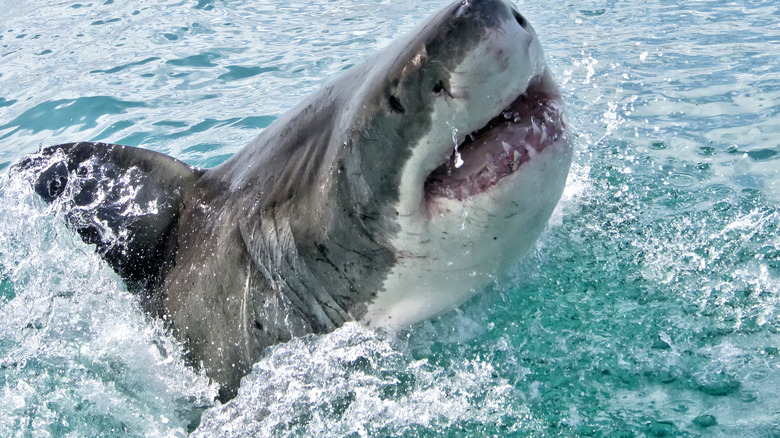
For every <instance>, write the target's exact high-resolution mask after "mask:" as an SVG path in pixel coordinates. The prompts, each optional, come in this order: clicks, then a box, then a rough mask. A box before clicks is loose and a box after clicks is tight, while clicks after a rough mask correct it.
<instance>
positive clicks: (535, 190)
mask: <svg viewBox="0 0 780 438" xmlns="http://www.w3.org/2000/svg"><path fill="white" fill-rule="evenodd" d="M388 53H391V54H392V56H388ZM362 74H363V75H365V76H371V75H372V74H373V75H381V76H382V80H374V81H367V82H365V83H368V84H370V86H371V87H373V88H372V89H369V90H364V95H365V96H366V98H365V99H363V100H362V102H361V106H360V107H359V108H356V113H357V114H360V116H359V117H356V119H357V120H358V122H357V123H354V124H353V126H354V127H355V128H353V130H352V135H351V136H350V138H349V141H348V142H346V145H347V146H346V147H348V148H350V149H351V150H352V154H351V156H352V160H354V161H355V162H357V163H358V164H359V165H357V166H355V165H353V166H351V168H352V169H356V168H358V169H359V170H360V171H359V172H356V173H355V175H357V176H356V178H355V181H353V184H351V185H350V187H351V189H352V191H353V194H354V193H359V194H360V195H362V196H365V197H367V198H371V197H373V199H370V201H373V202H375V203H376V205H378V208H377V210H378V211H376V212H375V213H374V214H377V215H378V216H381V217H382V218H384V221H385V222H384V225H385V227H387V228H388V229H391V230H392V232H391V233H388V238H387V240H388V243H389V245H390V246H391V247H392V248H393V250H394V252H395V263H394V264H393V266H392V267H391V269H390V270H389V272H388V273H387V275H386V276H385V278H384V279H383V282H382V285H381V287H380V290H379V292H378V293H377V294H376V296H375V297H373V299H372V300H371V301H370V303H369V304H368V305H367V307H366V310H365V313H364V314H363V315H362V321H363V322H364V323H366V324H367V325H369V326H375V325H379V326H403V325H407V324H410V323H414V322H417V321H420V320H423V319H426V318H429V317H431V316H435V315H438V314H440V313H443V312H446V311H448V310H451V309H453V308H455V307H456V306H458V305H460V304H461V303H463V302H464V301H466V300H467V299H469V298H470V297H471V296H473V295H474V294H476V293H478V292H479V291H481V290H483V289H484V288H485V286H486V285H487V284H489V283H490V282H491V281H492V280H493V279H494V278H495V277H496V276H497V275H501V274H503V273H505V272H506V271H507V270H508V269H510V268H511V267H512V265H514V264H515V263H516V262H517V260H518V258H519V257H521V256H522V255H523V254H525V253H527V252H528V251H529V249H530V248H531V247H532V246H533V244H534V242H535V241H536V239H537V238H538V236H539V235H540V233H541V232H542V229H543V228H544V226H545V225H546V223H547V220H548V219H549V217H550V215H551V214H552V211H553V209H554V207H555V205H556V204H557V202H558V199H559V198H560V195H561V193H562V191H563V187H564V183H565V180H566V177H567V174H568V170H569V165H570V163H571V155H572V148H571V144H570V139H569V136H568V134H567V131H566V122H565V120H564V115H563V102H562V99H561V93H560V90H559V88H558V86H557V85H556V84H555V82H554V81H553V78H552V77H551V74H550V71H549V69H548V68H547V65H546V63H545V60H544V54H543V51H542V47H541V44H540V42H539V39H538V38H537V35H536V33H535V32H534V30H533V28H532V27H531V25H530V24H529V23H528V22H527V20H526V19H525V18H524V17H523V16H522V15H521V14H520V13H519V12H517V11H516V10H515V9H514V7H513V6H511V5H509V4H508V3H506V2H505V1H502V0H466V1H459V2H456V3H454V4H452V5H450V6H449V7H447V8H445V9H444V10H442V11H441V12H440V13H439V14H437V15H436V16H434V17H433V18H432V19H431V20H430V21H428V22H426V23H424V24H423V25H422V26H421V27H420V28H418V29H417V31H414V32H411V34H410V37H408V38H407V39H402V40H400V41H399V42H397V43H396V44H395V45H393V46H390V47H389V48H387V49H385V51H384V52H382V53H380V55H378V56H377V57H375V58H374V59H373V60H369V61H368V62H367V63H366V68H365V70H363V73H362ZM356 83H358V82H356ZM361 118H362V119H361ZM369 157H371V158H369ZM358 197H359V196H358ZM364 204H365V202H364Z"/></svg>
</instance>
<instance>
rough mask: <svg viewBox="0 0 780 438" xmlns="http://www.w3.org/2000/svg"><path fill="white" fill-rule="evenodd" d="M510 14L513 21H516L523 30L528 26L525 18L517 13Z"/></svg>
mask: <svg viewBox="0 0 780 438" xmlns="http://www.w3.org/2000/svg"><path fill="white" fill-rule="evenodd" d="M512 14H513V15H514V16H515V20H517V24H519V25H520V27H522V28H523V29H525V27H526V26H528V21H526V19H525V17H523V16H522V15H520V13H519V12H517V11H515V10H513V11H512Z"/></svg>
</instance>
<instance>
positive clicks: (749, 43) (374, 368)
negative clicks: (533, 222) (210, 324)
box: [0, 0, 780, 437]
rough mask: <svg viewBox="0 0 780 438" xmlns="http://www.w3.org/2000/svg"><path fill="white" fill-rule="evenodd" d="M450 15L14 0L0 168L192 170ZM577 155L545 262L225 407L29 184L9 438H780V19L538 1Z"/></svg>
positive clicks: (258, 373) (672, 7) (535, 257)
mask: <svg viewBox="0 0 780 438" xmlns="http://www.w3.org/2000/svg"><path fill="white" fill-rule="evenodd" d="M443 4H444V2H440V1H437V2H430V3H427V2H413V1H410V0H395V1H392V2H390V1H362V2H358V1H349V2H348V1H339V2H335V1H326V0H314V1H311V2H300V3H297V2H258V1H241V0H239V1H231V2H223V1H209V0H199V1H194V0H193V1H161V2H128V3H127V4H120V3H119V2H116V3H114V2H113V1H112V0H108V1H102V0H101V1H97V2H94V1H93V2H84V3H73V2H64V3H61V2H54V1H45V0H35V1H15V0H3V1H2V4H0V6H2V12H0V167H2V168H5V167H7V166H8V165H9V163H11V162H12V161H13V160H14V159H16V158H18V157H19V156H20V155H21V154H23V153H29V152H32V151H35V150H36V149H37V148H38V147H40V146H43V145H49V144H56V143H61V142H65V141H73V140H102V141H110V142H119V143H124V144H130V145H140V146H143V147H146V148H150V149H155V150H158V151H162V152H165V153H169V154H172V155H174V156H176V157H178V158H181V159H183V160H185V161H187V162H188V163H190V164H193V165H198V166H212V165H214V164H216V163H219V162H221V161H223V160H224V159H225V158H226V157H228V156H229V155H231V154H232V153H234V152H236V151H237V150H238V149H239V148H241V147H242V146H243V145H244V144H246V143H247V142H248V141H249V140H251V139H252V138H253V137H254V136H255V135H256V134H257V132H258V130H259V129H262V128H263V127H265V126H267V125H268V124H269V123H270V122H271V121H272V120H273V119H274V118H275V117H277V116H278V115H280V114H281V113H282V112H283V111H284V110H285V109H287V108H289V107H291V106H292V105H293V104H295V103H296V102H298V101H299V100H300V99H301V98H302V96H305V95H306V94H308V93H310V92H311V91H313V90H315V89H316V88H317V87H318V86H319V85H320V84H322V82H323V81H324V80H325V79H326V78H327V77H329V76H332V75H334V74H337V73H338V72H340V71H342V70H344V69H346V68H348V67H349V66H350V65H352V64H354V63H356V62H359V61H360V60H362V59H365V58H366V57H367V56H368V55H369V54H371V53H373V52H375V51H376V50H377V49H378V48H380V47H382V46H383V45H385V44H387V43H388V42H389V41H391V40H393V39H394V38H396V36H397V35H399V34H400V33H402V32H404V31H406V30H408V29H410V28H411V27H413V26H414V25H415V24H416V23H417V22H419V20H420V19H422V18H423V17H426V16H427V15H429V14H430V13H431V12H433V11H435V10H437V9H438V8H439V7H441V6H442V5H443ZM519 7H520V9H521V11H522V12H523V13H524V14H525V15H526V17H527V18H528V19H529V20H530V21H531V23H532V24H533V25H534V27H535V28H536V30H537V32H538V34H539V35H540V38H541V40H542V44H543V45H544V47H545V50H546V53H547V57H548V59H549V62H550V64H551V66H552V69H553V71H554V73H555V75H556V77H557V78H558V79H559V80H560V82H561V83H562V84H563V89H564V93H565V97H566V101H567V105H568V111H569V119H570V124H571V126H572V130H573V132H574V134H575V137H576V148H577V152H576V156H575V163H574V166H573V169H572V175H571V178H570V181H569V186H568V188H567V191H566V193H565V194H564V199H563V200H562V202H561V204H560V207H559V209H558V211H557V212H556V213H555V215H554V217H553V219H552V221H551V224H550V227H549V228H548V230H547V231H546V232H545V234H544V235H543V236H542V238H541V239H540V242H539V245H538V248H537V250H536V251H535V252H534V253H533V254H530V255H529V256H528V257H527V258H526V259H524V260H522V261H521V262H520V263H519V265H518V267H517V268H516V270H515V271H514V273H513V274H512V275H511V276H510V278H507V279H504V280H502V281H500V282H499V283H497V284H496V285H494V286H493V287H491V288H489V290H487V291H486V292H485V293H484V294H483V295H480V296H479V297H477V298H475V299H474V300H472V301H471V302H469V303H467V304H466V305H464V306H462V307H461V308H460V309H458V310H457V311H454V312H452V313H450V314H448V315H445V316H443V317H441V318H439V319H436V320H433V321H428V322H425V323H422V324H419V325H417V326H415V327H413V328H411V329H409V330H406V331H403V332H401V333H395V334H393V333H383V332H378V333H377V332H371V331H366V330H363V329H361V328H360V327H357V326H355V325H347V326H346V327H344V328H342V329H340V330H338V331H336V332H335V333H332V334H329V335H323V336H310V337H306V338H303V339H297V340H294V341H292V342H290V343H288V344H285V345H279V346H277V347H275V348H272V349H270V350H269V351H267V352H266V354H265V355H264V357H263V358H262V359H261V360H260V361H259V362H258V363H257V364H256V366H255V368H254V371H253V372H252V374H251V375H250V376H248V377H247V379H246V380H245V382H244V384H243V386H242V389H241V392H240V393H239V395H238V397H237V398H236V399H235V400H234V401H232V402H230V403H228V404H226V405H224V406H219V405H218V404H217V403H216V402H214V401H213V398H214V396H215V394H216V390H215V388H214V387H212V386H209V384H208V381H207V380H206V379H205V378H204V377H203V376H202V375H199V374H197V373H196V372H194V371H193V370H192V369H191V368H188V367H187V366H186V365H185V364H184V363H183V361H182V360H181V347H180V346H179V345H178V344H177V343H176V342H175V340H174V339H173V338H172V337H170V336H169V335H167V334H166V333H165V331H164V330H163V328H162V327H161V326H160V324H159V323H158V322H156V321H154V320H150V319H148V318H146V317H145V316H144V315H143V314H142V313H141V312H140V310H139V309H138V306H137V303H136V302H135V301H134V299H133V298H132V297H131V296H129V295H128V294H127V293H125V292H124V286H123V285H122V283H121V281H119V280H118V278H117V277H116V276H115V275H114V274H113V272H112V271H111V270H110V269H109V268H107V267H105V266H104V265H103V264H102V263H101V262H100V260H99V258H98V257H97V256H96V255H94V254H93V253H92V251H91V250H90V248H89V247H87V246H85V245H84V244H82V243H81V242H80V241H79V239H78V238H77V237H75V236H73V235H72V233H70V232H69V231H68V230H67V229H66V228H65V227H64V225H63V220H62V218H58V217H56V216H55V215H54V214H53V212H51V211H47V209H46V208H45V207H44V206H43V205H42V203H41V202H40V201H39V200H37V199H36V198H35V197H34V196H32V195H31V194H30V193H29V190H27V189H25V188H23V187H21V186H19V185H18V184H16V183H15V182H13V181H7V180H4V181H3V183H2V186H1V187H0V190H1V191H2V197H0V313H1V314H2V316H1V317H0V318H1V319H0V321H2V325H1V326H0V376H2V377H0V393H1V395H0V399H2V400H3V402H2V403H0V436H36V437H37V436H115V435H121V436H183V435H186V434H188V433H190V432H191V431H193V430H194V429H195V428H196V427H199V429H197V431H196V432H195V435H196V436H216V435H218V436H246V435H250V434H256V435H258V436H290V435H291V436H435V435H441V434H443V435H447V436H475V435H476V436H491V435H495V436H507V435H513V436H736V435H739V436H745V437H769V436H778V435H780V395H778V391H777V390H776V389H777V388H778V387H780V335H779V334H778V330H779V329H780V302H779V292H780V291H779V289H780V288H779V287H778V286H779V285H780V237H779V234H778V228H780V211H779V210H778V207H777V205H778V201H780V143H779V142H778V138H780V9H779V7H778V6H777V5H776V4H775V3H774V2H772V1H769V0H739V1H729V2H726V1H717V0H716V1H695V2H694V1H691V2H680V4H674V3H673V2H666V1H662V0H649V1H647V2H641V3H640V2H634V3H629V2H619V1H615V0H598V1H597V0H586V1H561V2H531V1H524V2H521V3H520V4H519Z"/></svg>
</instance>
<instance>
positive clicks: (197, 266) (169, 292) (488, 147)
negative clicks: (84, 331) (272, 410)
mask: <svg viewBox="0 0 780 438" xmlns="http://www.w3.org/2000/svg"><path fill="white" fill-rule="evenodd" d="M571 156H572V148H571V143H570V139H569V136H568V134H567V130H566V123H565V121H564V115H563V103H562V99H561V93H560V90H559V88H558V86H557V85H556V84H555V82H554V81H553V78H552V76H551V74H550V71H549V69H548V67H547V65H546V64H545V60H544V54H543V52H542V47H541V45H540V42H539V39H538V38H537V35H536V33H535V32H534V30H533V28H532V27H531V25H530V24H529V23H528V22H527V21H526V19H525V18H524V17H523V16H522V15H521V14H520V13H519V12H518V11H517V10H516V9H515V8H514V7H513V6H512V5H510V4H509V3H507V2H505V1H503V0H458V1H456V2H454V3H452V4H450V5H449V6H447V7H445V8H444V9H442V10H441V11H440V12H438V13H437V14H435V15H434V16H433V17H431V18H430V19H428V20H427V21H425V22H424V23H422V25H420V26H419V27H417V28H416V29H415V30H414V31H412V32H410V33H409V34H408V35H406V36H405V37H403V38H401V39H399V40H398V41H396V42H395V43H393V44H391V45H389V46H388V47H386V48H385V49H383V50H382V51H380V52H379V53H377V54H376V55H374V56H372V57H371V58H369V59H368V60H366V61H365V62H363V63H361V64H359V65H356V66H354V67H352V68H351V69H349V70H348V71H346V72H344V73H342V74H341V75H340V76H338V77H336V78H335V79H333V80H331V81H330V82H329V83H327V84H326V85H324V86H323V87H322V88H321V89H320V90H319V91H317V92H315V93H314V94H312V95H311V96H309V97H308V98H307V99H305V100H304V101H303V102H301V103H300V104H299V105H297V106H296V107H294V108H293V109H291V110H289V111H288V112H287V113H286V114H284V115H282V116H281V117H280V118H278V119H277V120H276V121H275V122H274V123H273V124H271V126H269V127H268V128H266V129H264V130H263V131H262V132H261V133H260V135H259V136H258V137H257V138H256V139H255V140H254V141H252V142H251V143H250V144H249V145H248V146H246V147H245V148H244V149H243V150H241V151H240V152H238V153H236V154H235V155H234V156H233V157H232V158H230V159H228V160H227V161H226V162H224V163H223V164H221V165H219V166H217V167H215V168H212V169H208V170H204V169H198V168H194V167H191V166H189V165H187V164H185V163H183V162H181V161H179V160H177V159H175V158H172V157H169V156H167V155H163V154H160V153H157V152H154V151H150V150H144V149H139V148H135V147H129V146H120V145H114V144H105V143H88V142H82V143H70V144H63V145H57V146H52V147H48V148H45V149H42V150H41V151H39V152H38V153H35V154H33V155H30V156H28V157H25V158H23V159H22V160H20V161H19V162H18V163H17V164H15V165H14V167H13V171H14V172H19V173H22V174H23V175H25V176H26V177H27V178H29V180H30V181H31V184H32V185H33V186H34V188H35V191H36V192H37V193H38V194H39V195H40V197H41V198H43V200H44V201H46V202H48V203H53V204H55V205H56V208H57V209H59V211H61V212H62V213H63V215H64V217H65V219H66V221H67V223H68V225H69V226H70V228H72V229H74V230H75V231H76V232H77V233H78V234H79V235H80V236H81V238H82V239H83V240H84V241H85V242H87V243H89V244H94V245H96V248H97V251H98V253H99V254H100V255H101V256H102V257H103V258H104V259H105V260H106V262H108V264H109V265H110V266H111V267H113V269H114V270H115V271H116V272H117V273H118V274H119V275H120V276H121V278H122V279H123V280H124V281H125V283H126V284H127V287H128V290H130V291H131V292H133V293H136V294H138V296H139V297H140V302H141V303H142V306H143V307H144V309H145V310H146V311H147V312H148V313H149V314H151V315H153V316H156V317H158V318H161V319H162V320H164V321H165V322H166V324H167V326H168V327H170V329H171V330H172V332H173V334H174V335H175V337H176V338H177V339H179V340H180V341H181V342H183V344H184V346H185V349H186V351H187V353H186V354H187V356H188V359H189V360H190V361H191V363H193V364H194V365H195V366H198V367H202V368H204V369H205V372H206V374H207V375H208V376H209V377H210V378H211V379H213V380H214V381H216V382H217V383H218V384H219V385H220V398H221V399H222V400H227V399H229V398H231V397H233V396H234V395H235V394H236V391H237V388H238V386H239V383H240V380H241V378H242V377H243V376H244V375H246V374H247V373H248V372H249V371H250V369H251V366H252V364H253V363H254V362H255V361H256V360H257V359H258V357H259V356H260V353H261V351H262V350H263V349H264V348H266V347H268V346H270V345H272V344H275V343H279V342H284V341H286V340H289V339H290V338H291V337H294V336H300V335H304V334H307V333H323V332H328V331H331V330H333V329H335V328H337V327H339V326H341V325H342V324H344V323H345V322H346V321H358V322H360V323H362V324H364V325H365V326H368V327H379V326H384V327H402V326H407V325H410V324H413V323H416V322H418V321H421V320H424V319H426V318H430V317H433V316H436V315H439V314H442V313H443V312H447V311H449V310H451V309H454V308H455V307H457V306H459V305H460V304H461V303H463V302H464V301H466V300H468V299H469V298H470V297H472V296H474V295H475V294H477V293H478V292H480V291H481V290H483V289H484V288H485V287H486V286H487V285H488V284H489V283H490V282H491V281H492V280H493V279H494V278H495V277H496V276H498V275H501V274H502V273H505V272H506V271H507V270H508V269H510V268H511V267H512V265H513V264H515V263H516V262H517V260H518V258H519V257H521V256H522V255H523V254H524V253H527V252H528V251H529V249H530V248H531V247H532V246H533V244H534V242H535V241H536V239H537V238H538V236H539V235H540V233H541V231H542V229H543V228H544V226H545V224H546V222H547V220H548V219H549V217H550V215H551V213H552V211H553V209H554V207H555V205H556V203H557V202H558V199H559V198H560V195H561V193H562V191H563V188H564V183H565V180H566V177H567V174H568V171H569V165H570V162H571Z"/></svg>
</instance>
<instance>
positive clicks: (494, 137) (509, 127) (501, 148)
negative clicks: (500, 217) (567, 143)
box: [425, 78, 565, 200]
mask: <svg viewBox="0 0 780 438" xmlns="http://www.w3.org/2000/svg"><path fill="white" fill-rule="evenodd" d="M564 132H565V124H564V121H563V103H562V101H561V97H560V95H559V93H558V92H557V90H555V89H554V88H552V87H550V86H549V85H548V84H547V83H546V81H545V78H535V79H534V80H532V81H531V83H530V84H529V86H528V88H527V89H526V91H525V92H523V94H521V95H520V96H519V97H518V98H517V99H515V101H514V102H512V103H511V104H509V106H508V107H506V108H505V109H504V110H503V111H501V113H500V114H499V115H497V116H496V117H494V118H493V119H492V120H490V121H489V122H488V123H487V125H485V126H484V127H482V128H480V129H478V130H476V131H474V132H472V133H471V134H469V135H467V136H466V139H465V140H464V141H463V143H461V144H459V145H458V146H457V147H456V148H455V149H454V151H453V153H452V155H451V156H450V157H449V158H448V159H447V161H446V162H444V163H443V164H442V165H441V166H439V167H438V168H436V169H435V170H434V171H433V172H431V174H430V175H428V178H427V179H426V180H425V195H426V198H428V199H430V198H433V197H444V198H450V199H458V200H463V199H465V198H468V197H470V196H474V195H477V194H479V193H483V192H485V191H487V190H488V189H489V188H490V187H492V186H494V185H496V183H498V182H499V181H500V180H501V179H502V178H506V177H507V176H509V175H511V174H512V173H514V172H516V171H517V170H518V169H519V168H520V167H521V166H522V165H523V163H526V162H528V161H530V160H532V159H533V157H534V156H535V155H536V154H538V153H540V152H542V151H543V150H544V149H545V148H546V147H548V146H550V145H552V144H554V143H555V142H556V141H558V140H559V139H560V138H561V137H562V136H563V135H564Z"/></svg>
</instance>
